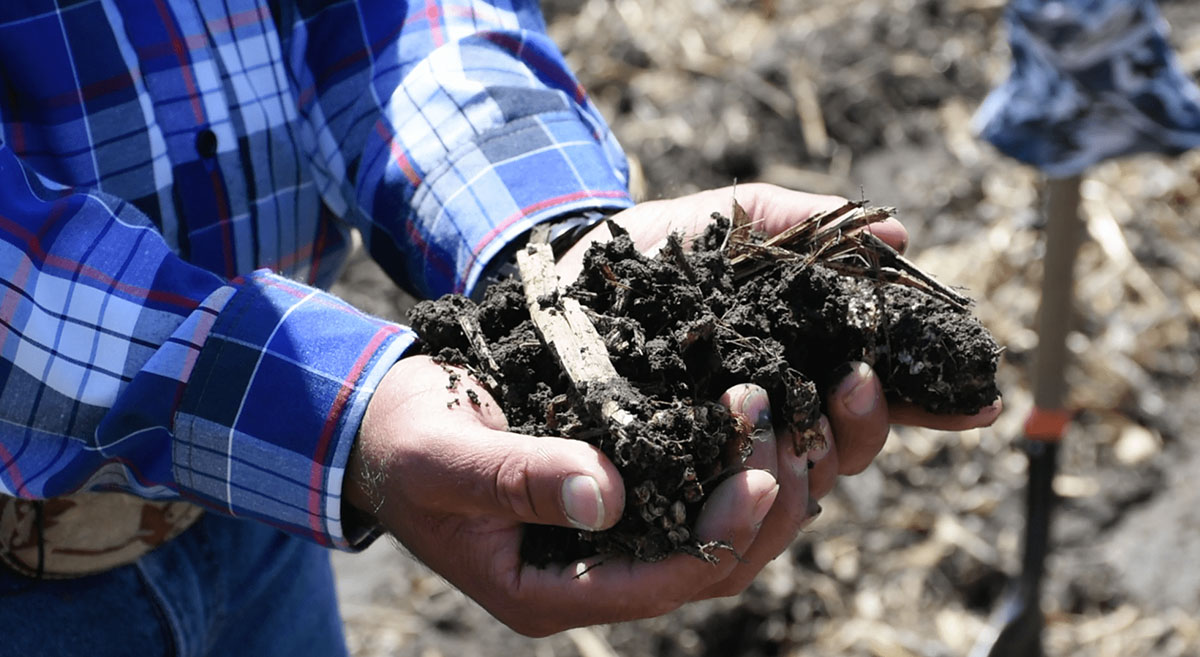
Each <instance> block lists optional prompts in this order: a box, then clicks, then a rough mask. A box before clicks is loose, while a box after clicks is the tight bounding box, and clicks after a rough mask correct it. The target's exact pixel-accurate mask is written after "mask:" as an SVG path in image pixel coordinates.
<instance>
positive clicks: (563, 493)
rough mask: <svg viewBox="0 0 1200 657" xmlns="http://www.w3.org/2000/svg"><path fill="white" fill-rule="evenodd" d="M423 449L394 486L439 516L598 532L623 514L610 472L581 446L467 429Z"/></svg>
mask: <svg viewBox="0 0 1200 657" xmlns="http://www.w3.org/2000/svg"><path fill="white" fill-rule="evenodd" d="M428 451H432V452H434V453H433V454H432V455H430V456H425V457H424V461H423V462H422V463H421V464H420V465H419V467H415V466H414V467H410V468H408V469H407V471H408V473H409V477H408V480H407V481H402V482H400V485H401V486H403V487H404V488H405V490H406V491H407V496H409V497H415V498H416V499H418V500H420V501H421V502H422V503H423V504H425V505H427V506H429V507H431V508H434V509H437V510H440V511H445V512H453V513H457V514H476V515H482V516H488V517H494V518H501V519H507V520H512V521H517V522H522V523H535V524H545V525H560V526H565V527H577V528H579V529H587V530H598V529H605V528H608V527H611V526H612V525H614V524H616V522H617V520H619V519H620V517H621V513H622V511H623V510H624V508H625V488H624V484H623V483H622V481H621V476H620V474H618V472H617V469H616V467H615V466H614V465H613V464H612V462H611V461H609V460H608V459H607V458H605V456H604V455H603V454H602V453H601V452H600V450H598V449H596V448H595V447H593V446H591V445H589V444H587V443H585V442H582V441H579V440H568V439H565V438H551V437H532V436H524V435H520V434H514V433H507V432H504V431H494V430H489V429H486V428H484V427H470V426H469V425H468V426H465V427H461V428H459V429H458V430H457V432H456V433H454V434H453V435H450V436H447V437H446V439H445V440H443V441H441V443H440V444H439V445H438V446H437V448H435V449H432V450H428Z"/></svg>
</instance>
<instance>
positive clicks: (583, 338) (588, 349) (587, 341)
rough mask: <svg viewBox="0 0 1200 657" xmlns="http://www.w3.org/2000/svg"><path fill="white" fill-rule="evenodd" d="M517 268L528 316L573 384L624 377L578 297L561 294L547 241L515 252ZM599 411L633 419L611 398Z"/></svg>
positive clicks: (581, 387) (614, 418)
mask: <svg viewBox="0 0 1200 657" xmlns="http://www.w3.org/2000/svg"><path fill="white" fill-rule="evenodd" d="M517 267H518V269H519V271H520V272H521V280H522V281H523V282H524V287H525V303H526V305H527V306H528V307H529V317H530V319H531V320H532V321H533V325H534V327H535V328H536V329H537V331H538V333H539V334H541V337H542V341H543V342H545V343H546V345H547V346H548V347H550V350H551V351H552V352H553V353H554V356H555V358H556V359H557V360H558V363H559V365H561V366H562V368H563V372H564V373H566V375H567V378H569V379H570V380H571V385H572V386H573V387H574V388H575V389H576V390H578V391H579V392H580V393H581V394H582V393H586V391H587V390H589V389H591V388H595V387H597V386H611V385H616V384H617V382H618V381H620V380H621V376H620V375H619V374H617V370H616V368H614V367H613V364H612V361H611V360H609V357H608V348H607V347H605V346H604V340H603V339H602V338H601V337H600V334H599V333H598V332H597V331H596V327H595V326H594V325H593V324H592V321H591V320H590V319H588V316H587V313H585V312H584V310H583V308H582V307H581V306H580V305H579V302H578V301H576V300H575V299H572V298H570V297H566V296H564V295H563V294H562V293H561V290H560V289H559V286H558V274H557V273H555V271H554V254H553V252H552V251H551V249H550V245H549V244H530V245H529V246H527V247H525V248H524V249H522V250H521V251H519V252H518V253H517ZM600 412H601V415H602V416H603V418H604V419H605V420H606V421H611V422H614V423H615V424H616V426H618V427H623V426H626V425H628V424H629V423H630V422H632V421H633V420H634V417H633V415H632V414H630V413H629V411H626V410H625V409H623V408H621V406H620V404H619V403H618V402H617V401H616V400H614V399H609V400H606V401H604V402H603V403H602V404H601V408H600Z"/></svg>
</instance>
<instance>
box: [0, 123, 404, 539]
mask: <svg viewBox="0 0 1200 657" xmlns="http://www.w3.org/2000/svg"><path fill="white" fill-rule="evenodd" d="M411 341H412V335H411V333H410V332H409V331H407V330H406V329H403V328H401V327H399V326H397V325H395V324H391V323H388V322H384V321H382V320H379V319H375V318H372V317H368V316H365V315H363V314H362V313H359V312H358V311H356V310H354V309H353V308H351V307H349V306H348V305H346V304H345V303H343V302H342V301H340V300H338V299H336V298H334V297H332V296H330V295H328V294H326V293H323V292H320V291H318V290H316V289H313V288H309V287H306V286H303V285H300V284H298V283H295V282H292V281H290V280H287V279H284V278H281V277H279V276H276V275H273V274H271V273H269V272H266V271H259V272H254V273H253V274H251V275H249V276H246V277H244V278H240V279H236V280H234V281H227V280H223V279H221V278H220V277H218V276H215V275H213V274H211V273H209V272H207V271H205V270H202V269H200V268H198V267H195V266H193V265H190V264H188V263H186V262H184V261H183V260H181V259H180V258H179V257H177V256H176V255H174V254H173V253H172V252H171V250H170V249H169V248H168V247H167V245H166V244H165V242H164V241H163V239H162V237H161V235H160V234H159V233H158V231H157V230H156V229H155V227H154V226H153V224H151V222H150V221H149V220H148V219H147V218H146V217H145V216H144V215H142V214H141V213H140V212H139V211H137V210H136V209H135V208H134V207H133V206H131V205H129V204H128V203H124V202H122V201H121V200H119V199H116V198H113V197H111V196H106V195H103V194H98V193H89V192H88V191H87V190H79V189H70V188H64V187H61V186H59V185H56V184H54V183H53V182H51V181H49V180H46V179H44V178H41V177H39V176H38V174H37V173H35V172H34V171H32V170H30V169H28V168H26V167H24V166H23V165H22V163H21V162H20V160H19V159H18V158H17V156H16V155H15V154H14V153H13V152H12V150H11V149H9V148H8V147H6V146H5V145H4V144H3V142H0V462H2V464H3V467H2V468H0V492H3V493H5V494H8V495H14V496H19V497H23V498H31V499H36V498H47V497H55V496H61V495H66V494H70V493H72V492H76V491H80V490H114V491H124V492H128V493H133V494H136V495H139V496H142V497H146V498H153V499H179V498H182V499H186V500H190V501H193V502H197V503H199V504H202V505H204V506H206V507H208V508H210V509H215V510H218V511H222V512H225V513H229V514H232V515H236V516H241V517H247V518H252V519H255V520H258V521H261V522H266V523H269V524H272V525H275V526H277V527H279V528H281V529H284V530H286V531H289V532H291V533H294V534H298V535H301V536H305V537H308V538H310V539H312V540H314V541H316V542H319V543H321V544H325V545H329V546H334V547H342V548H347V547H352V542H351V541H349V540H348V539H347V538H346V536H345V532H344V531H343V529H342V523H341V515H340V510H341V499H340V495H341V489H342V478H343V474H344V470H345V465H346V461H347V459H348V456H349V451H350V447H351V444H352V442H353V440H354V437H355V433H356V431H357V429H358V426H359V424H360V423H361V419H362V415H363V412H364V410H365V407H366V403H367V400H368V399H369V398H370V395H371V392H372V391H373V389H374V387H375V385H376V384H377V383H378V381H379V380H380V379H381V378H382V377H383V374H384V373H385V372H386V371H387V369H388V367H390V365H391V364H392V363H394V362H395V361H396V360H397V359H398V358H399V357H400V355H401V354H402V352H403V351H404V349H405V348H406V347H407V346H408V345H409V344H410V343H411ZM280 418H287V422H280Z"/></svg>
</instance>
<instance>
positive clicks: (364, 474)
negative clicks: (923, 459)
mask: <svg viewBox="0 0 1200 657" xmlns="http://www.w3.org/2000/svg"><path fill="white" fill-rule="evenodd" d="M451 371H452V372H454V373H456V374H457V375H458V377H459V378H458V382H457V384H456V385H455V386H454V388H453V389H452V390H451V389H447V385H448V382H449V381H450V376H451V375H450V372H451ZM468 390H470V391H472V393H473V396H474V399H476V400H478V404H476V403H475V402H473V401H472V394H468V393H467V391H468ZM731 393H736V390H735V391H731ZM727 397H728V398H730V403H731V405H732V407H733V408H732V410H733V411H734V412H735V413H741V414H743V415H745V414H746V413H748V412H753V413H756V415H755V416H754V417H749V416H747V418H746V419H747V420H748V421H749V422H751V423H754V422H757V424H758V425H759V426H760V427H766V428H765V429H764V431H765V432H766V434H769V435H770V436H773V434H772V433H771V431H770V428H769V427H770V419H769V417H766V419H765V425H764V424H763V422H764V419H763V416H762V415H761V413H760V409H763V408H767V407H768V406H767V405H765V400H766V395H765V393H762V391H761V389H759V391H758V395H757V398H755V397H754V396H753V395H751V396H750V397H749V398H746V396H741V397H737V398H733V397H731V396H729V395H727ZM756 399H757V400H756ZM755 404H758V405H755ZM506 428H507V425H506V423H505V420H504V416H503V415H502V414H501V413H500V410H499V408H498V407H497V406H496V403H495V401H493V400H492V398H491V397H490V396H489V395H488V394H487V392H485V391H484V390H483V388H481V387H480V386H479V385H478V384H476V383H475V382H474V381H472V380H471V379H470V377H469V376H468V375H467V374H466V372H465V371H463V370H460V369H452V368H443V367H442V366H441V365H438V364H436V363H434V362H433V361H432V360H430V359H429V358H426V357H424V356H414V357H409V358H405V359H402V360H401V361H400V362H398V363H397V364H396V365H394V366H393V367H392V369H391V370H390V371H389V372H388V373H387V375H385V376H384V378H383V380H382V381H381V382H380V385H379V388H378V389H377V390H376V392H375V395H374V397H373V398H372V400H371V402H370V404H369V406H368V407H367V413H366V417H365V418H364V420H363V424H362V427H361V429H360V431H359V438H358V441H357V442H356V444H355V448H354V451H353V453H352V454H351V458H350V463H349V464H348V467H347V481H346V486H345V494H346V497H347V501H348V502H349V503H350V504H351V505H353V506H354V507H355V508H357V509H359V510H361V511H364V512H367V513H370V514H372V515H374V516H375V517H376V518H377V519H378V520H379V521H380V522H381V523H382V524H383V526H384V527H386V528H387V529H388V530H389V531H391V532H392V533H393V534H394V535H395V536H396V537H397V538H398V539H399V540H400V541H401V542H402V543H403V544H404V545H405V546H406V547H407V548H408V549H409V550H410V551H411V552H412V553H413V555H414V556H416V557H417V558H418V559H420V560H421V561H423V562H424V563H425V564H426V565H428V566H429V567H430V568H432V569H433V570H434V571H435V572H437V573H438V574H440V575H441V576H443V577H445V578H446V580H447V581H449V582H450V583H451V584H453V585H454V586H456V587H457V588H459V589H460V590H462V591H463V592H464V593H466V594H467V595H468V596H470V597H471V598H473V599H474V600H475V601H476V602H478V603H479V604H480V605H481V606H483V607H484V608H485V609H487V610H488V611H489V612H490V613H491V614H492V615H494V616H495V617H496V618H498V619H499V620H500V621H502V622H504V623H505V624H507V625H508V626H509V627H511V628H513V629H514V630H516V631H518V632H521V633H523V634H527V635H530V636H545V635H548V634H552V633H554V632H558V631H561V630H564V629H568V628H571V627H576V626H581V625H592V624H597V623H610V622H617V621H623V620H632V619H635V618H645V617H650V616H658V615H661V614H664V613H667V612H669V611H671V610H673V609H675V608H677V607H679V606H680V605H682V604H684V603H685V602H688V601H690V600H694V599H698V598H702V597H708V596H709V595H711V594H712V593H711V592H712V591H718V590H726V589H730V588H734V584H727V583H725V580H727V579H728V578H729V577H730V576H731V575H733V574H734V573H737V577H738V581H739V582H740V581H741V580H743V579H746V574H745V571H744V570H743V566H742V565H741V564H740V563H739V561H738V559H737V558H735V556H734V554H733V553H729V552H724V551H718V553H717V555H716V556H717V557H718V558H719V559H720V561H719V563H717V564H716V565H713V564H709V563H706V562H705V561H702V560H700V559H697V558H695V557H692V556H689V555H685V554H676V555H673V556H671V557H669V558H667V559H665V560H663V561H660V562H657V563H640V562H633V561H631V560H629V559H616V558H610V559H607V560H605V561H604V562H603V564H602V565H600V566H598V567H595V568H592V566H594V565H595V564H596V562H597V559H589V560H586V561H582V562H575V563H570V564H565V565H555V566H551V567H549V568H545V569H539V568H535V567H532V566H527V565H525V564H523V563H522V561H521V558H520V541H521V531H522V530H521V528H522V525H523V524H525V523H543V524H554V525H562V526H580V527H587V528H591V529H602V528H608V527H611V526H612V525H613V524H614V523H615V522H616V521H617V520H618V519H619V518H620V516H621V513H622V511H623V509H624V504H625V494H624V485H623V483H622V481H621V478H620V476H619V475H618V474H617V472H616V469H615V468H614V467H613V465H612V463H611V462H609V461H608V459H606V458H605V457H604V456H603V455H602V454H601V453H600V452H599V451H598V450H597V449H595V448H594V447H592V446H591V445H588V444H587V443H584V442H582V441H577V440H567V439H562V438H551V437H530V436H523V435H518V434H513V433H509V432H507V431H505V429H506ZM757 437H763V438H764V443H760V444H759V445H758V447H759V449H758V450H756V453H755V457H754V459H756V460H755V461H754V462H753V464H752V467H754V468H756V469H749V470H745V471H742V472H740V473H738V474H736V475H734V476H732V477H730V478H729V479H728V480H726V481H725V482H723V483H722V484H721V485H720V486H718V487H717V488H716V489H715V490H714V491H713V492H712V495H711V496H710V498H709V499H708V501H707V502H706V503H705V505H704V508H703V509H702V511H701V513H700V516H699V519H698V522H697V532H698V535H699V536H700V538H701V540H723V541H727V542H728V543H729V544H730V545H731V546H732V548H733V551H734V552H736V553H737V554H748V553H749V552H750V550H751V549H752V547H751V546H752V544H755V543H756V541H755V538H756V536H757V535H758V534H759V533H760V531H759V527H760V526H761V525H762V522H763V518H764V516H766V515H767V513H768V511H769V512H771V513H773V514H776V515H779V514H787V515H789V516H795V517H796V518H801V517H803V516H804V515H805V508H806V504H807V498H806V490H807V484H806V483H804V480H803V478H805V477H807V464H806V463H805V462H804V460H803V458H801V457H796V456H795V455H794V452H793V451H792V450H790V449H789V450H782V449H781V450H778V452H779V456H775V454H776V452H777V450H776V449H775V447H776V446H775V445H774V441H773V437H771V438H770V440H771V444H770V445H769V446H767V445H766V444H765V438H766V436H765V435H764V436H757ZM759 464H762V465H764V466H767V467H773V468H778V467H779V465H780V464H785V465H786V467H787V471H788V472H792V473H796V474H794V475H788V476H781V477H780V481H779V483H777V482H776V479H775V477H773V476H772V475H771V473H770V472H768V471H765V470H763V469H757V467H758V465H759ZM779 494H786V497H787V498H788V501H787V502H786V503H782V504H780V503H776V502H775V500H776V497H777V495H779ZM778 540H779V539H773V540H772V542H771V544H772V545H774V544H775V543H777V542H778ZM781 549H782V548H781ZM755 572H757V569H756V570H755ZM746 581H749V580H748V579H746Z"/></svg>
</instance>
